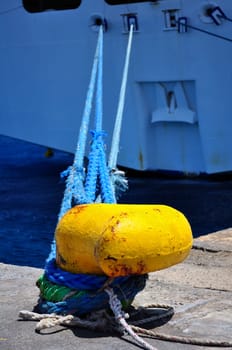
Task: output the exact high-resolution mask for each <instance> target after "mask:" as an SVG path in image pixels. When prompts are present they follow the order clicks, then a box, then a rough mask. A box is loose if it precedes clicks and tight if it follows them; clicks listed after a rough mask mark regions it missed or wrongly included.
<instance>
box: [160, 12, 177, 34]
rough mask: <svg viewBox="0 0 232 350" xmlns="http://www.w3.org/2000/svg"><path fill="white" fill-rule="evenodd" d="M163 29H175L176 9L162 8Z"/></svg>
mask: <svg viewBox="0 0 232 350" xmlns="http://www.w3.org/2000/svg"><path fill="white" fill-rule="evenodd" d="M163 12H164V25H165V29H176V28H177V22H178V10H173V9H171V10H164V11H163Z"/></svg>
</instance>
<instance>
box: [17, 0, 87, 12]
mask: <svg viewBox="0 0 232 350" xmlns="http://www.w3.org/2000/svg"><path fill="white" fill-rule="evenodd" d="M80 4H81V0H23V6H24V8H25V9H26V10H27V11H28V12H42V11H46V10H71V9H75V8H77V7H79V6H80Z"/></svg>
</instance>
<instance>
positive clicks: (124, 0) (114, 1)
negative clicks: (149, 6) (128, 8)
mask: <svg viewBox="0 0 232 350" xmlns="http://www.w3.org/2000/svg"><path fill="white" fill-rule="evenodd" d="M105 1H106V2H107V4H109V5H119V4H132V3H134V2H150V1H148V0H105Z"/></svg>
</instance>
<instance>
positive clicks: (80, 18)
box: [0, 0, 232, 174]
mask: <svg viewBox="0 0 232 350" xmlns="http://www.w3.org/2000/svg"><path fill="white" fill-rule="evenodd" d="M10 3H11V4H13V7H14V5H17V4H18V2H17V1H16V0H15V1H13V0H12V1H11V2H10ZM215 5H217V4H215ZM229 5H230V2H229V0H224V1H220V6H221V8H222V9H223V11H224V13H226V14H227V15H228V16H230V15H231V17H232V13H231V10H230V6H229ZM4 6H5V7H4ZM7 6H8V7H9V4H7ZM205 6H206V5H205V3H204V2H203V1H200V0H199V1H194V2H193V1H191V0H186V1H185V2H184V3H183V2H181V1H176V0H171V1H167V0H163V1H159V2H143V3H135V4H130V5H123V4H121V5H115V6H112V5H109V4H107V3H106V2H104V1H102V0H95V1H94V2H93V1H90V0H89V1H82V3H81V5H80V6H79V7H78V8H76V9H73V10H67V11H45V12H41V13H29V12H27V11H26V9H25V8H24V7H21V8H18V9H16V10H15V11H11V12H9V11H8V12H7V11H6V10H7V9H8V7H7V8H6V4H4V5H3V4H2V5H1V8H0V12H2V13H3V15H2V16H1V23H0V28H1V33H2V35H1V39H0V50H1V53H0V63H1V64H0V70H1V80H0V96H1V99H0V127H1V133H2V134H3V135H8V136H12V137H16V138H19V139H23V140H27V141H30V142H33V143H38V144H41V145H46V146H48V147H52V148H55V149H60V150H64V151H67V152H75V147H76V142H77V137H78V132H79V127H80V123H81V117H82V113H83V109H84V103H85V99H86V93H87V88H88V84H89V79H90V73H91V67H92V63H93V57H94V51H95V47H96V42H97V31H98V27H97V25H95V24H96V18H97V19H98V18H100V19H105V20H106V22H107V28H106V29H107V30H106V31H105V33H104V63H103V65H104V66H103V67H104V78H103V85H104V92H103V111H104V116H103V128H104V130H106V131H107V134H108V136H107V138H106V149H107V150H109V148H110V144H111V135H112V130H113V125H114V120H115V115H116V110H117V104H118V96H119V91H120V84H121V79H122V72H123V66H124V59H125V52H126V46H127V40H128V30H127V29H128V28H127V20H128V18H129V20H131V17H128V16H130V15H131V14H132V15H133V16H135V18H136V25H137V28H136V30H135V32H134V35H133V42H132V52H131V58H130V66H129V75H128V82H127V90H126V102H125V109H124V115H123V124H122V132H121V140H120V151H119V157H118V164H119V165H121V166H123V167H127V168H132V169H136V170H142V171H146V170H152V171H156V170H159V171H160V170H161V171H175V172H176V171H178V172H183V173H186V174H189V173H190V174H200V173H207V174H213V173H219V172H227V171H232V151H231V150H232V137H231V129H232V127H231V115H230V114H231V112H230V111H231V85H232V68H231V64H230V57H231V56H232V43H231V42H230V41H229V40H225V39H223V38H220V37H225V38H230V33H231V29H232V23H231V22H229V21H226V20H221V21H220V23H219V24H216V23H215V22H214V21H213V20H212V18H211V17H209V16H207V13H206V9H205ZM212 6H214V4H212ZM4 11H5V12H4ZM171 15H172V16H173V15H174V17H175V20H176V21H179V18H184V19H186V21H187V22H186V23H189V24H191V27H187V26H186V27H184V30H183V27H182V28H181V29H182V30H181V32H180V31H178V25H175V24H173V23H171V24H170V23H168V20H170V19H171V20H172V19H173V17H171ZM133 18H134V17H133ZM133 18H132V20H134V19H133ZM97 23H98V22H97ZM192 27H195V28H199V29H201V30H204V31H208V32H211V33H213V34H216V35H217V36H216V35H215V36H213V35H210V34H207V33H205V32H203V31H199V30H196V29H193V28H192ZM179 29H180V28H179ZM231 39H232V36H231Z"/></svg>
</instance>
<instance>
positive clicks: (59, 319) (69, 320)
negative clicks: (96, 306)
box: [19, 310, 113, 332]
mask: <svg viewBox="0 0 232 350" xmlns="http://www.w3.org/2000/svg"><path fill="white" fill-rule="evenodd" d="M19 317H20V318H21V319H23V320H25V321H38V323H37V324H36V327H35V330H36V332H40V331H41V330H43V329H47V328H52V327H55V326H70V327H81V328H87V329H90V330H94V331H97V330H99V331H101V332H102V331H104V330H106V329H107V330H109V324H110V323H109V317H107V314H106V312H105V311H104V310H100V311H99V312H95V313H94V315H92V316H90V317H89V319H80V318H79V317H76V316H73V315H67V316H61V315H56V314H38V313H36V312H31V311H27V310H22V311H20V313H19ZM111 328H112V329H113V326H112V327H111Z"/></svg>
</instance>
